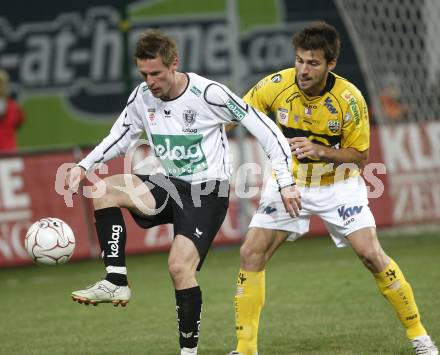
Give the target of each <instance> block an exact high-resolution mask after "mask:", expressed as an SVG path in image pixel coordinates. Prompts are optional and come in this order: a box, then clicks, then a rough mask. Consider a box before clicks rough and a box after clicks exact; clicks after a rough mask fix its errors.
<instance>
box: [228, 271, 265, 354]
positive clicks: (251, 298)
mask: <svg viewBox="0 0 440 355" xmlns="http://www.w3.org/2000/svg"><path fill="white" fill-rule="evenodd" d="M264 275H265V271H264V270H263V271H259V272H251V271H244V270H242V269H240V272H239V274H238V278H237V292H236V294H235V299H234V301H235V330H236V333H237V340H238V344H237V349H236V350H237V351H238V352H240V353H242V354H244V355H256V353H257V335H258V323H259V321H260V313H261V309H262V308H263V305H264V296H265V277H264Z"/></svg>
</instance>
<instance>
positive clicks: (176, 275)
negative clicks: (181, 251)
mask: <svg viewBox="0 0 440 355" xmlns="http://www.w3.org/2000/svg"><path fill="white" fill-rule="evenodd" d="M168 272H169V274H170V276H171V278H172V279H173V280H174V281H179V280H182V279H185V278H186V277H189V276H190V274H191V270H190V268H189V267H188V266H187V265H185V263H183V262H182V261H180V260H168Z"/></svg>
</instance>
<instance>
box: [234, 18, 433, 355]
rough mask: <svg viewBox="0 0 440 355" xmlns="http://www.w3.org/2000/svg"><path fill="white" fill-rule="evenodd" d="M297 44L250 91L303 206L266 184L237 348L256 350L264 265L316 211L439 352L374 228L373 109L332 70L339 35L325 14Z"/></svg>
mask: <svg viewBox="0 0 440 355" xmlns="http://www.w3.org/2000/svg"><path fill="white" fill-rule="evenodd" d="M293 46H294V48H295V52H296V57H295V68H289V69H285V70H282V71H280V72H277V73H274V74H271V75H269V76H267V77H265V78H264V79H262V80H261V81H260V82H259V83H257V84H256V85H255V86H254V87H253V88H252V89H251V90H250V91H249V92H248V93H247V94H246V95H245V98H244V99H245V101H247V103H249V104H250V105H252V106H254V107H255V108H257V109H259V110H260V111H262V112H264V113H269V112H271V113H273V115H274V116H275V120H276V123H277V124H278V126H279V127H280V128H281V129H282V131H283V133H284V135H285V136H286V137H287V138H288V141H289V143H290V147H291V150H292V153H293V154H292V156H293V164H292V165H293V174H294V176H295V179H296V183H297V184H298V185H299V188H300V192H301V196H302V210H301V212H300V216H299V217H297V218H292V217H290V216H289V215H288V213H287V212H286V211H285V209H284V208H283V205H282V202H281V199H280V196H279V193H278V190H277V187H276V184H273V183H271V182H269V183H268V184H267V186H266V188H265V190H264V192H263V194H262V197H261V201H260V206H259V208H258V209H257V211H256V213H255V215H254V217H253V219H252V221H251V223H250V229H249V231H248V233H247V236H246V240H245V242H244V244H243V245H242V247H241V250H240V272H239V276H238V279H237V292H236V295H235V316H236V332H237V338H238V344H237V347H236V350H235V351H233V352H231V353H230V354H237V355H238V354H243V355H256V354H257V333H258V324H259V318H260V312H261V310H262V307H263V304H264V298H265V271H264V268H265V264H266V263H267V261H268V260H269V259H270V258H271V256H272V255H273V253H274V252H275V251H276V250H277V248H278V247H279V246H280V245H281V244H282V243H283V242H284V241H285V240H287V239H290V240H294V239H296V238H299V237H300V236H301V235H303V234H304V233H306V232H307V231H308V229H309V220H310V216H311V215H318V216H319V217H320V218H322V219H323V221H324V223H325V225H326V227H327V230H328V231H329V233H330V235H331V237H332V239H333V241H334V242H335V244H336V246H338V247H340V246H345V245H346V244H349V245H351V247H352V248H353V250H354V251H355V253H356V254H357V255H358V256H359V258H360V259H361V261H362V262H363V263H364V265H365V266H366V267H367V268H368V269H369V270H370V271H371V273H372V274H373V276H374V279H375V281H376V284H377V286H378V288H379V291H380V292H381V293H382V295H384V296H385V297H386V298H387V299H388V301H389V302H390V303H391V305H392V307H393V308H394V310H395V311H396V313H397V315H398V317H399V319H400V321H401V322H402V324H403V326H404V327H405V329H406V335H407V337H408V339H409V340H410V341H411V343H412V345H413V348H414V351H415V353H416V354H429V355H437V354H438V350H437V348H436V346H435V345H434V343H433V342H432V340H431V338H430V337H429V335H428V334H427V332H426V330H425V328H424V327H423V325H422V323H421V321H420V313H419V311H418V309H417V305H416V302H415V300H414V295H413V291H412V289H411V286H410V284H409V283H408V281H407V280H406V279H405V277H404V275H403V273H402V271H401V270H400V268H399V266H398V265H397V263H396V262H395V261H393V260H392V259H391V258H390V257H389V256H388V255H387V254H385V252H384V251H383V249H382V247H381V245H380V244H379V241H378V238H377V235H376V228H375V221H374V217H373V215H372V213H371V211H370V208H369V207H368V198H367V190H366V187H365V183H364V180H363V179H362V177H361V176H360V169H361V168H362V166H363V165H364V164H365V163H366V161H367V159H368V150H369V145H370V142H369V134H370V131H369V122H368V111H367V107H366V104H365V100H364V98H363V97H362V94H361V93H360V91H359V90H358V89H357V88H356V87H355V86H354V85H353V84H351V83H350V82H349V81H347V80H346V79H344V78H342V77H340V76H338V75H336V74H334V73H333V72H332V70H333V69H334V68H335V66H336V61H337V58H338V54H339V49H340V39H339V34H338V33H337V31H336V30H335V28H334V27H332V26H330V25H328V24H326V23H324V22H317V23H313V24H312V25H310V26H308V27H306V28H304V29H303V30H302V31H300V32H298V33H296V34H295V36H294V38H293Z"/></svg>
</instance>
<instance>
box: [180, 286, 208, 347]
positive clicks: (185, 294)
mask: <svg viewBox="0 0 440 355" xmlns="http://www.w3.org/2000/svg"><path fill="white" fill-rule="evenodd" d="M176 311H177V322H178V327H179V342H180V348H195V347H196V346H197V342H198V340H199V330H200V318H201V313H202V292H201V291H200V287H199V286H196V287H191V288H187V289H184V290H176Z"/></svg>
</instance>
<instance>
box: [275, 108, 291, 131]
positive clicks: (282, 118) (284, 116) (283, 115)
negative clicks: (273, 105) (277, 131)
mask: <svg viewBox="0 0 440 355" xmlns="http://www.w3.org/2000/svg"><path fill="white" fill-rule="evenodd" d="M277 118H278V122H279V123H280V124H282V125H283V126H287V121H288V120H289V111H288V110H287V109H285V108H282V107H280V108H279V109H278V114H277Z"/></svg>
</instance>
